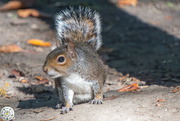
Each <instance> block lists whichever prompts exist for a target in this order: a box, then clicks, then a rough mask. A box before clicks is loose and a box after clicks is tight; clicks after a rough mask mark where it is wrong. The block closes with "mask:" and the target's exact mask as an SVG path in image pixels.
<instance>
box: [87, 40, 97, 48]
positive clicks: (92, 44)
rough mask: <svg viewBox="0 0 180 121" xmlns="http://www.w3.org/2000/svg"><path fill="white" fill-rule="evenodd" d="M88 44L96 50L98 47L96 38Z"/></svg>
mask: <svg viewBox="0 0 180 121" xmlns="http://www.w3.org/2000/svg"><path fill="white" fill-rule="evenodd" d="M88 44H90V45H91V46H92V47H94V48H95V49H96V45H97V40H96V38H91V39H90V40H88Z"/></svg>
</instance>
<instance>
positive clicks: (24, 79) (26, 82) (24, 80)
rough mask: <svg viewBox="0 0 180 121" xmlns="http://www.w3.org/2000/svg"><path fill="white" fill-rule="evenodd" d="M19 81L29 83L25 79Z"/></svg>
mask: <svg viewBox="0 0 180 121" xmlns="http://www.w3.org/2000/svg"><path fill="white" fill-rule="evenodd" d="M20 81H21V83H28V82H29V81H28V80H26V79H22V80H20Z"/></svg>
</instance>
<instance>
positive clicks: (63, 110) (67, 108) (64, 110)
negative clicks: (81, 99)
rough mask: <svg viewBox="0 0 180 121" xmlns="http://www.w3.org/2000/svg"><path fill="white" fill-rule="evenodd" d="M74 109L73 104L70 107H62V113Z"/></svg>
mask: <svg viewBox="0 0 180 121" xmlns="http://www.w3.org/2000/svg"><path fill="white" fill-rule="evenodd" d="M72 110H73V107H72V106H70V107H62V109H61V114H65V113H68V112H69V111H72Z"/></svg>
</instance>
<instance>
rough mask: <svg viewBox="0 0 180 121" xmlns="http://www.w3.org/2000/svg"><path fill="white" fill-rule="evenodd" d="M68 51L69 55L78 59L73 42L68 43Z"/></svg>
mask: <svg viewBox="0 0 180 121" xmlns="http://www.w3.org/2000/svg"><path fill="white" fill-rule="evenodd" d="M67 49H68V53H69V55H70V56H71V58H72V59H75V57H76V51H75V45H74V43H73V42H71V41H70V42H68V43H67Z"/></svg>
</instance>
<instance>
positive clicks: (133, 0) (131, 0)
mask: <svg viewBox="0 0 180 121" xmlns="http://www.w3.org/2000/svg"><path fill="white" fill-rule="evenodd" d="M137 3H138V1H137V0H119V1H118V6H120V7H123V6H125V5H132V6H136V5H137Z"/></svg>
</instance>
